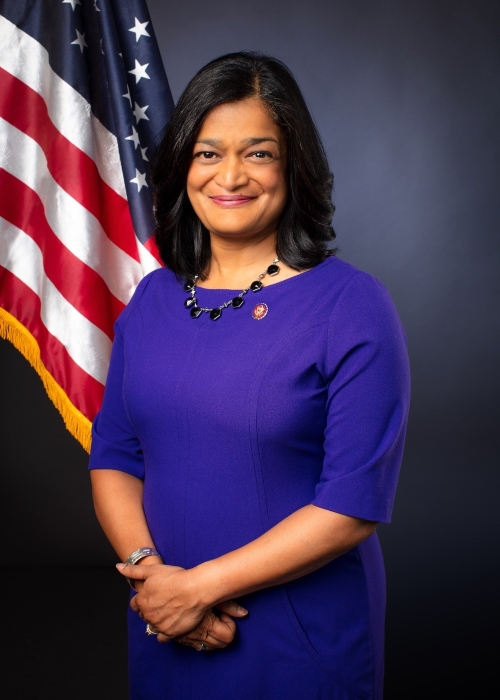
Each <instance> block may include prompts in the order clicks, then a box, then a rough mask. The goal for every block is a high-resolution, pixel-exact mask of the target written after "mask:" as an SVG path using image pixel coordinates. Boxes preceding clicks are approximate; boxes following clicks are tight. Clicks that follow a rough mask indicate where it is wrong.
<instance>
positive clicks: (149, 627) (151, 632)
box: [146, 622, 160, 637]
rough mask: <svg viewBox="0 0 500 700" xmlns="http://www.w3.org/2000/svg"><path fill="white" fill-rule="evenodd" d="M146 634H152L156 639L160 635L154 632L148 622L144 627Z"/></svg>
mask: <svg viewBox="0 0 500 700" xmlns="http://www.w3.org/2000/svg"><path fill="white" fill-rule="evenodd" d="M146 634H149V635H151V634H154V635H155V637H157V636H158V635H159V634H160V632H159V631H158V632H157V631H156V630H154V629H153V628H152V627H151V625H150V624H149V622H148V624H147V625H146Z"/></svg>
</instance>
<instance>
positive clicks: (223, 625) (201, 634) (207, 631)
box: [158, 600, 248, 651]
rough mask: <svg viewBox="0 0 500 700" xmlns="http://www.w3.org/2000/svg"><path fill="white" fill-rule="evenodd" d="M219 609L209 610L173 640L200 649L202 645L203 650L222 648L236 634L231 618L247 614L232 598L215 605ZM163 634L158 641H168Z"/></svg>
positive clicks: (234, 624) (234, 623) (229, 642)
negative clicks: (191, 626)
mask: <svg viewBox="0 0 500 700" xmlns="http://www.w3.org/2000/svg"><path fill="white" fill-rule="evenodd" d="M217 610H218V611H220V613H219V614H218V615H216V614H215V612H214V611H213V610H209V611H208V612H207V613H206V614H205V617H204V618H203V619H202V621H201V622H200V624H199V625H198V626H197V627H195V628H194V629H193V630H191V632H188V633H187V634H183V635H181V636H180V637H177V639H176V640H175V641H176V642H178V643H179V644H183V645H184V646H188V647H193V649H196V650H197V651H200V647H201V645H202V644H203V645H204V647H202V648H203V649H204V650H205V651H213V650H214V649H224V648H225V647H227V646H228V645H229V644H231V642H232V641H233V639H234V636H235V634H236V622H235V621H234V619H233V618H235V617H245V616H246V615H248V610H245V608H243V607H242V606H241V605H239V604H238V603H236V602H235V601H234V600H227V601H225V602H224V603H220V604H219V605H218V606H217ZM161 637H163V635H161V634H160V635H158V641H159V642H163V641H168V640H167V638H166V637H165V638H164V639H162V638H161Z"/></svg>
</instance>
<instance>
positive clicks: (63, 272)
mask: <svg viewBox="0 0 500 700" xmlns="http://www.w3.org/2000/svg"><path fill="white" fill-rule="evenodd" d="M0 191H2V195H3V196H2V197H1V199H0V216H2V217H3V218H4V219H6V220H7V221H9V222H10V223H11V224H14V226H17V228H19V229H21V230H22V231H24V232H25V233H26V234H27V235H28V236H30V237H31V238H32V239H33V240H34V241H35V243H36V244H37V245H38V247H39V248H40V250H41V252H42V255H43V267H44V272H45V274H46V275H47V277H48V278H49V279H50V281H51V282H52V283H53V284H54V285H55V286H56V287H57V289H58V290H59V291H60V292H61V294H62V295H63V296H64V297H65V299H67V301H69V303H70V304H72V305H73V306H74V307H75V308H76V309H77V310H78V311H79V312H80V313H81V314H82V315H83V316H85V318H87V319H88V320H89V321H91V322H92V323H94V324H95V325H96V326H97V327H98V328H100V329H101V330H102V331H103V332H104V333H106V335H107V336H108V337H109V338H110V339H111V340H112V339H113V323H114V319H115V318H116V317H117V316H118V314H119V313H120V312H121V311H122V310H123V309H124V304H122V303H121V302H120V301H119V300H118V299H116V297H114V296H113V295H112V294H110V293H109V290H108V288H107V287H106V285H105V283H104V280H103V279H102V277H100V276H99V275H98V274H97V272H95V271H94V270H92V268H90V267H88V265H85V264H84V263H82V262H81V261H80V260H78V258H77V257H75V256H74V255H73V254H72V253H71V252H70V251H69V250H68V249H67V248H66V247H65V246H64V245H63V244H62V243H61V241H60V240H59V239H58V238H57V236H56V235H55V234H54V232H53V231H52V229H51V228H50V226H49V224H48V222H47V219H46V218H45V213H44V209H43V204H42V202H41V200H40V197H39V196H38V195H37V194H36V192H34V191H33V190H32V189H30V188H29V187H27V186H26V185H24V184H23V183H22V182H21V181H20V180H18V179H17V178H15V177H14V176H12V175H11V174H10V173H8V172H7V171H6V170H4V169H3V168H0Z"/></svg>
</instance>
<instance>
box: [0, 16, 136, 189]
mask: <svg viewBox="0 0 500 700" xmlns="http://www.w3.org/2000/svg"><path fill="white" fill-rule="evenodd" d="M20 56H22V57H26V58H25V59H24V60H19V57H20ZM0 67H1V68H4V69H5V70H6V71H7V72H8V73H11V74H12V75H15V76H16V77H17V78H19V79H20V80H22V82H23V83H25V84H26V85H28V86H29V87H30V88H32V90H34V91H35V92H37V93H38V94H39V95H41V96H42V97H43V99H44V101H45V103H46V105H47V109H48V113H49V116H50V119H51V121H52V123H53V124H54V125H55V127H56V129H57V130H58V131H59V132H60V133H61V134H63V136H65V137H66V138H67V139H68V141H71V143H72V144H73V145H74V146H76V147H77V148H79V149H80V150H81V151H83V152H84V153H86V154H87V155H88V156H89V157H90V158H92V160H94V161H95V163H96V166H97V169H98V170H99V173H100V176H101V178H102V179H103V180H104V181H105V182H106V183H107V184H108V185H109V186H110V187H111V188H112V189H114V190H115V192H116V193H117V194H118V195H120V196H121V197H123V198H124V199H127V192H126V189H125V182H124V180H123V171H122V167H121V161H120V154H119V151H118V143H117V140H116V137H115V136H114V134H112V133H111V132H110V131H108V129H106V127H105V126H104V125H103V124H102V123H101V122H100V121H99V120H98V119H97V117H95V116H94V115H93V114H92V113H91V112H90V105H89V103H88V102H87V100H86V99H85V98H84V97H83V96H82V95H81V94H80V93H79V92H78V91H77V90H75V89H74V88H73V87H71V85H69V84H68V83H67V82H66V81H64V80H62V78H60V77H59V76H58V75H57V73H55V72H54V71H53V70H52V68H51V66H50V63H49V54H48V53H47V51H46V49H45V48H44V47H43V46H42V45H41V44H39V43H38V41H36V39H33V37H31V36H30V35H29V34H26V32H23V31H22V30H21V29H18V27H16V25H15V24H13V23H12V22H10V21H9V20H8V19H6V18H5V17H2V16H0Z"/></svg>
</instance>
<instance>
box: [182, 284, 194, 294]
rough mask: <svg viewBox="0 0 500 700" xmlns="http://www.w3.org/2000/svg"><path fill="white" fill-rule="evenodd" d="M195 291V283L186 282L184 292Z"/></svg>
mask: <svg viewBox="0 0 500 700" xmlns="http://www.w3.org/2000/svg"><path fill="white" fill-rule="evenodd" d="M193 289H194V282H186V283H185V284H184V291H185V292H191V291H192V290H193Z"/></svg>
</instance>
